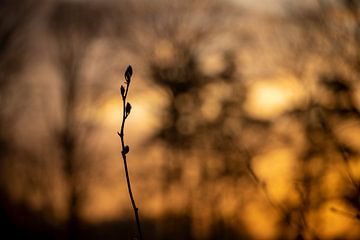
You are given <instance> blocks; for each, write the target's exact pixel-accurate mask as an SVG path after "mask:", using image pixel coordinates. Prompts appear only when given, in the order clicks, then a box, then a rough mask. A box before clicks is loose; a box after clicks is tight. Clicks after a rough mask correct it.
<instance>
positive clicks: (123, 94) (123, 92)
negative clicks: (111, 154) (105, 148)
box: [118, 66, 143, 240]
mask: <svg viewBox="0 0 360 240" xmlns="http://www.w3.org/2000/svg"><path fill="white" fill-rule="evenodd" d="M131 76H132V68H131V66H128V68H127V69H126V71H125V85H126V87H125V88H124V87H123V86H121V88H120V92H121V97H122V102H123V117H122V122H121V129H120V132H118V135H119V137H120V140H121V148H122V150H121V156H122V158H123V160H124V169H125V175H126V183H127V187H128V191H129V196H130V200H131V205H132V208H133V210H134V215H135V221H136V225H137V229H138V234H139V238H140V240H142V239H143V238H142V232H141V225H140V218H139V208H137V207H136V204H135V200H134V196H133V194H132V191H131V183H130V177H129V171H128V167H127V162H126V154H127V153H128V152H129V146H128V145H125V140H124V128H125V121H126V119H127V117H128V116H129V114H130V111H131V105H130V103H129V102H126V97H127V94H128V91H129V86H130V82H131Z"/></svg>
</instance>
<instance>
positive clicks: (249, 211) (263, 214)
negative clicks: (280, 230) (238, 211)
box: [242, 200, 277, 239]
mask: <svg viewBox="0 0 360 240" xmlns="http://www.w3.org/2000/svg"><path fill="white" fill-rule="evenodd" d="M242 214H243V216H244V219H243V220H244V223H245V226H246V227H247V229H248V231H250V232H251V233H252V235H253V236H254V238H255V239H274V238H275V237H276V234H277V232H276V229H277V228H276V226H275V222H276V221H275V219H276V215H275V212H274V211H273V209H272V208H271V207H270V206H268V205H267V204H264V202H262V201H256V200H254V201H252V202H251V203H249V204H248V205H247V206H246V207H245V209H244V211H243V213H242Z"/></svg>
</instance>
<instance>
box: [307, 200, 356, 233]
mask: <svg viewBox="0 0 360 240" xmlns="http://www.w3.org/2000/svg"><path fill="white" fill-rule="evenodd" d="M351 212H352V210H351V209H349V208H348V207H346V205H344V204H342V203H341V202H338V201H332V202H328V203H326V204H324V205H323V206H322V207H321V208H320V209H319V211H318V216H317V217H315V218H314V219H309V220H310V224H311V225H313V226H314V227H315V228H316V229H317V232H318V234H319V236H320V237H321V238H324V239H329V238H333V237H334V236H343V237H344V236H347V237H348V238H351V239H353V238H354V237H356V236H357V234H359V230H358V226H359V225H358V224H359V223H358V222H357V220H356V219H354V218H352V217H349V216H348V214H349V213H351Z"/></svg>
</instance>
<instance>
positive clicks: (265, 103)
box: [245, 77, 304, 119]
mask: <svg viewBox="0 0 360 240" xmlns="http://www.w3.org/2000/svg"><path fill="white" fill-rule="evenodd" d="M303 97H304V91H303V89H302V87H301V85H300V84H299V83H298V82H297V81H296V80H294V79H292V78H290V77H288V78H282V79H274V80H273V79H271V80H267V81H266V80H264V81H257V82H255V83H254V84H253V85H251V86H250V87H249V93H248V99H247V101H246V103H245V110H246V111H247V112H248V113H249V114H251V115H252V116H254V117H257V118H261V119H268V118H274V117H277V116H279V115H280V114H281V113H282V112H284V111H286V110H287V109H289V108H290V107H292V106H293V105H294V104H298V103H299V101H301V100H302V99H303Z"/></svg>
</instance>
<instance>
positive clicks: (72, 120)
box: [48, 1, 105, 239]
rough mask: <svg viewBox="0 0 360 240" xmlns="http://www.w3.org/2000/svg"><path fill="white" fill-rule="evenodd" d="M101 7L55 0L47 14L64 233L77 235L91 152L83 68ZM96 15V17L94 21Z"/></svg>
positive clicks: (98, 29)
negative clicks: (64, 192) (56, 82)
mask: <svg viewBox="0 0 360 240" xmlns="http://www.w3.org/2000/svg"><path fill="white" fill-rule="evenodd" d="M103 10H104V9H103V8H101V7H99V6H98V5H97V4H95V3H91V4H88V3H84V2H62V1H61V2H57V3H56V4H55V5H54V7H53V10H52V11H51V13H50V17H49V26H48V27H49V29H50V31H51V33H52V34H53V36H54V40H55V43H56V48H57V52H56V61H55V64H56V66H57V68H58V71H59V74H60V76H61V85H60V89H59V90H60V97H61V118H62V119H61V121H60V125H59V126H54V128H55V129H53V132H54V134H53V137H54V140H55V142H56V143H57V146H58V149H59V150H60V152H61V160H62V162H63V171H64V175H65V179H66V184H67V188H68V237H69V239H77V238H78V237H79V232H78V231H79V224H80V208H81V206H82V204H83V202H84V199H85V192H84V188H85V186H84V184H83V182H81V179H80V176H81V173H83V172H84V171H86V170H85V169H86V165H87V164H85V163H84V161H85V162H87V163H89V158H91V154H87V152H86V151H87V148H86V144H85V142H86V140H87V139H89V138H90V137H91V132H92V131H91V129H92V128H93V127H94V125H93V124H89V123H85V122H84V121H82V120H81V118H80V114H81V111H82V108H84V98H85V96H86V84H85V82H84V79H83V75H82V74H83V70H84V67H85V66H84V63H85V60H86V56H87V54H88V52H89V50H90V49H91V46H92V43H93V42H94V40H95V39H96V37H98V36H99V35H100V33H101V27H102V24H103V20H104V16H105V15H104V11H103ZM94 19H96V21H94Z"/></svg>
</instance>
